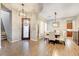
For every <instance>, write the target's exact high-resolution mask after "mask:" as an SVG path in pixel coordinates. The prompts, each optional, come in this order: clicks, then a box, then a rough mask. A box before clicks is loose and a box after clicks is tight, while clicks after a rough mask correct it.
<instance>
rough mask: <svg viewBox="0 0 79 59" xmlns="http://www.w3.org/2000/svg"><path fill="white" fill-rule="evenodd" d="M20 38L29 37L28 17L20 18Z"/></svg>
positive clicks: (25, 38)
mask: <svg viewBox="0 0 79 59" xmlns="http://www.w3.org/2000/svg"><path fill="white" fill-rule="evenodd" d="M22 39H23V40H27V39H30V19H29V18H23V19H22Z"/></svg>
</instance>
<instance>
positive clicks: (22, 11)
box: [20, 3, 25, 16]
mask: <svg viewBox="0 0 79 59" xmlns="http://www.w3.org/2000/svg"><path fill="white" fill-rule="evenodd" d="M21 6H22V9H21V12H20V16H25V11H24V4H23V3H22V4H21Z"/></svg>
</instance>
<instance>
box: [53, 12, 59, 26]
mask: <svg viewBox="0 0 79 59" xmlns="http://www.w3.org/2000/svg"><path fill="white" fill-rule="evenodd" d="M54 15H55V21H54V22H53V26H54V27H58V26H59V23H58V22H57V21H56V15H57V13H56V12H55V13H54Z"/></svg>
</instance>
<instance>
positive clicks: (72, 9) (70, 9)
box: [39, 3, 79, 20]
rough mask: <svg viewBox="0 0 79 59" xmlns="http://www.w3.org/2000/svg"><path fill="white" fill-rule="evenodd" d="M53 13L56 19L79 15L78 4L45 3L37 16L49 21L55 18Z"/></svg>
mask: <svg viewBox="0 0 79 59" xmlns="http://www.w3.org/2000/svg"><path fill="white" fill-rule="evenodd" d="M54 12H57V18H63V17H70V16H75V15H79V4H77V3H75V4H74V3H72V4H71V3H70V4H68V3H45V4H43V10H42V11H41V13H40V14H39V15H40V16H42V17H44V18H46V19H47V20H49V19H54V18H55V16H54Z"/></svg>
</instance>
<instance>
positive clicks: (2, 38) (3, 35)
mask: <svg viewBox="0 0 79 59" xmlns="http://www.w3.org/2000/svg"><path fill="white" fill-rule="evenodd" d="M1 40H7V35H6V32H5V28H4V25H3V22H2V20H1Z"/></svg>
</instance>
